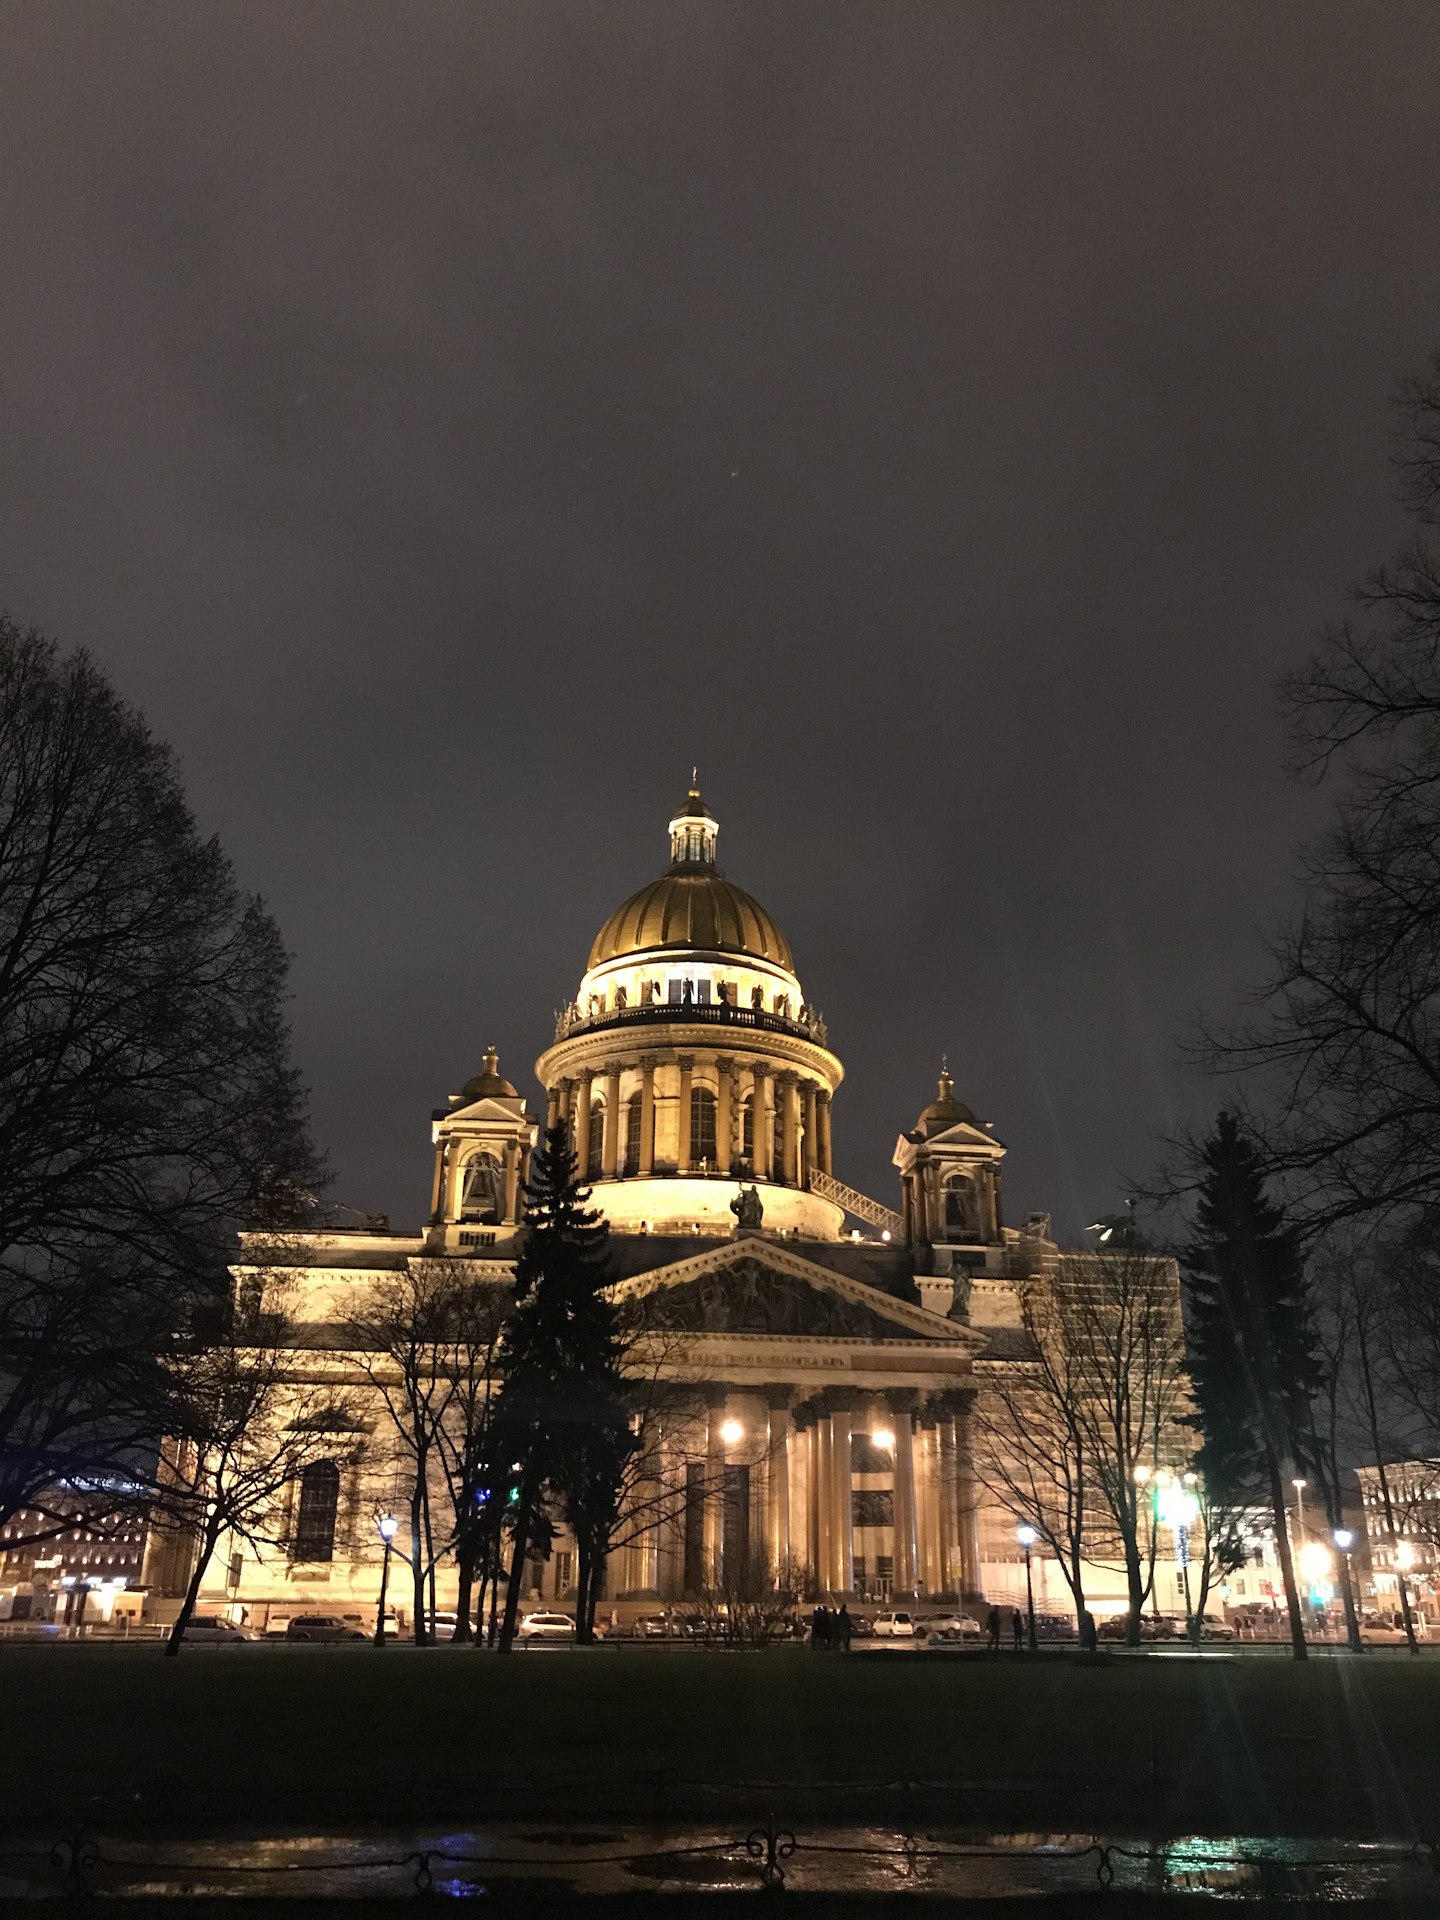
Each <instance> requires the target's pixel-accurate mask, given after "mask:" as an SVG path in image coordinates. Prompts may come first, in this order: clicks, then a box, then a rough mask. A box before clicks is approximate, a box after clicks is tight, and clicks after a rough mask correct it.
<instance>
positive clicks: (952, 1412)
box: [929, 1387, 979, 1420]
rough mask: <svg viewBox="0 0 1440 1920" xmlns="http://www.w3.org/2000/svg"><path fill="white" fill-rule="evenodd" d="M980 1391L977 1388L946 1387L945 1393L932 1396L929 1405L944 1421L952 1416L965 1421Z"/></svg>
mask: <svg viewBox="0 0 1440 1920" xmlns="http://www.w3.org/2000/svg"><path fill="white" fill-rule="evenodd" d="M978 1391H979V1389H978V1388H977V1387H946V1389H945V1390H944V1392H943V1393H934V1394H931V1396H930V1401H929V1404H930V1406H931V1407H932V1408H933V1409H934V1410H935V1412H936V1414H937V1415H938V1416H939V1417H940V1418H941V1419H942V1420H945V1419H949V1418H951V1417H952V1416H953V1417H954V1418H955V1419H957V1420H963V1419H964V1418H965V1417H966V1415H967V1414H969V1413H970V1411H971V1410H972V1408H973V1407H974V1405H975V1395H976V1393H977V1392H978Z"/></svg>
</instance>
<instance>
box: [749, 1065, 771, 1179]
mask: <svg viewBox="0 0 1440 1920" xmlns="http://www.w3.org/2000/svg"><path fill="white" fill-rule="evenodd" d="M769 1072H770V1063H769V1061H768V1060H757V1061H756V1062H755V1067H754V1075H755V1091H754V1094H753V1096H752V1097H753V1099H754V1103H755V1104H754V1108H753V1110H752V1120H753V1125H752V1126H751V1129H750V1164H751V1166H752V1167H753V1168H754V1170H755V1172H754V1177H755V1178H756V1179H757V1180H768V1179H769V1178H770V1115H769V1114H768V1113H767V1112H766V1110H765V1081H766V1079H767V1077H768V1075H769Z"/></svg>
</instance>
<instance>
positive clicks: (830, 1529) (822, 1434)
mask: <svg viewBox="0 0 1440 1920" xmlns="http://www.w3.org/2000/svg"><path fill="white" fill-rule="evenodd" d="M811 1432H812V1434H813V1436H814V1437H813V1440H812V1442H811V1445H812V1448H813V1451H812V1454H811V1459H812V1460H813V1462H814V1472H813V1473H812V1475H811V1477H810V1498H811V1500H812V1502H813V1503H814V1507H815V1572H816V1583H817V1585H818V1586H819V1587H820V1588H821V1589H822V1590H823V1591H825V1592H827V1593H828V1592H830V1591H831V1589H832V1588H833V1587H834V1585H835V1563H834V1557H833V1555H832V1552H831V1542H832V1541H833V1540H834V1537H835V1528H834V1525H833V1524H832V1522H833V1518H834V1516H833V1514H832V1513H831V1496H830V1480H831V1475H830V1420H829V1416H828V1415H827V1414H825V1413H824V1412H822V1413H821V1414H820V1415H819V1416H818V1418H817V1419H816V1421H815V1425H814V1427H813V1428H812V1429H811Z"/></svg>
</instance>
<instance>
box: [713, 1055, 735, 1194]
mask: <svg viewBox="0 0 1440 1920" xmlns="http://www.w3.org/2000/svg"><path fill="white" fill-rule="evenodd" d="M715 1071H716V1073H717V1075H718V1076H719V1081H720V1090H719V1093H718V1094H717V1095H716V1099H715V1170H716V1172H717V1173H729V1171H730V1129H731V1127H732V1125H733V1124H734V1122H733V1120H732V1118H731V1105H732V1101H731V1096H732V1094H733V1092H734V1087H735V1062H734V1061H733V1060H717V1061H716V1062H715Z"/></svg>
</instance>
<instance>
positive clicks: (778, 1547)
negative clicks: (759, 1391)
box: [765, 1385, 791, 1577]
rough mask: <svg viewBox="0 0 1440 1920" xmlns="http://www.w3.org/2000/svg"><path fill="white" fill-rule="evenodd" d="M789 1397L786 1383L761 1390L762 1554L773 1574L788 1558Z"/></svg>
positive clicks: (776, 1574) (776, 1573) (773, 1574)
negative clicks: (764, 1422) (764, 1409)
mask: <svg viewBox="0 0 1440 1920" xmlns="http://www.w3.org/2000/svg"><path fill="white" fill-rule="evenodd" d="M790 1398H791V1394H790V1388H789V1387H787V1386H783V1385H776V1386H769V1387H766V1389H765V1400H766V1404H767V1406H768V1408H769V1415H770V1417H769V1422H768V1427H767V1432H766V1436H765V1557H766V1560H767V1561H768V1563H769V1567H770V1572H771V1574H772V1576H776V1577H778V1575H779V1573H780V1570H781V1568H782V1567H783V1566H784V1565H785V1563H786V1561H787V1560H788V1559H789V1558H790Z"/></svg>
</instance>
